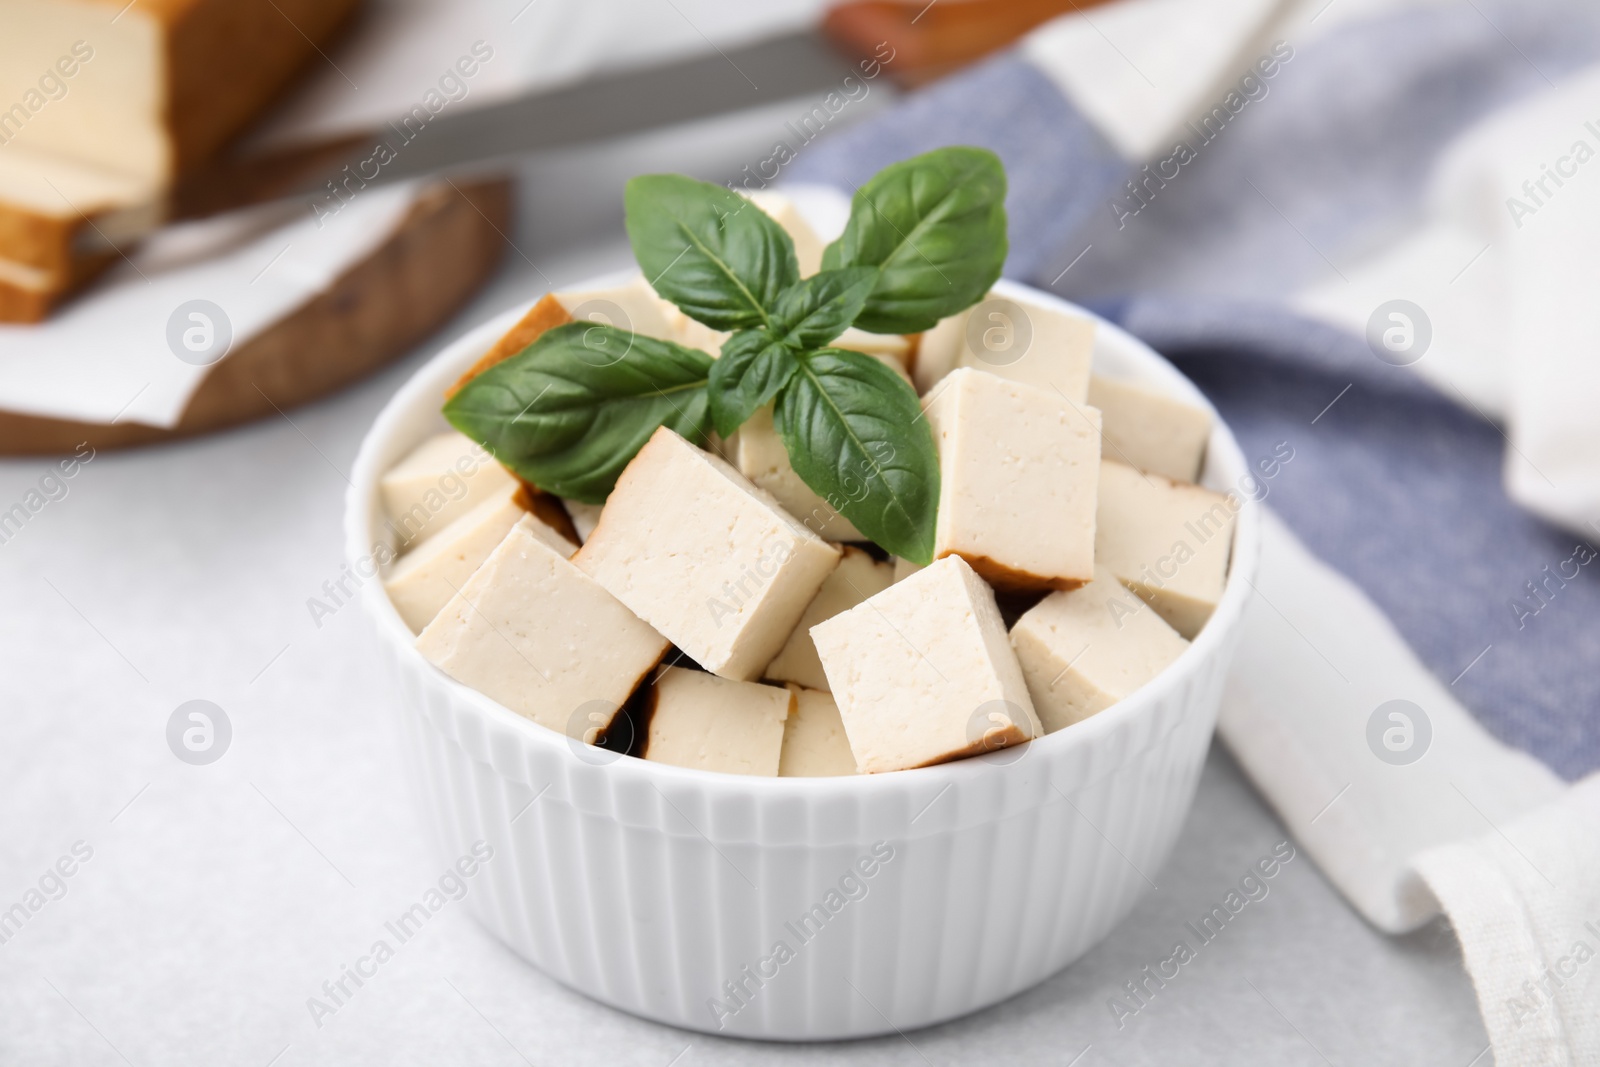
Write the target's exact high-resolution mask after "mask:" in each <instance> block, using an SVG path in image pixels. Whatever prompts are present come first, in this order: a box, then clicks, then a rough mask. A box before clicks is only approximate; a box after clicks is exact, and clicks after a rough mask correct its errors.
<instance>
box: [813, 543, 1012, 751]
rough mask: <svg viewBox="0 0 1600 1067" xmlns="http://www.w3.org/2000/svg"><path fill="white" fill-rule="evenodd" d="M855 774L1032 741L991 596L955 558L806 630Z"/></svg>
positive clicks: (1008, 645)
mask: <svg viewBox="0 0 1600 1067" xmlns="http://www.w3.org/2000/svg"><path fill="white" fill-rule="evenodd" d="M811 638H812V640H813V641H815V642H816V644H817V653H818V654H819V655H820V656H821V657H822V666H823V669H824V670H825V671H827V674H828V683H829V687H830V688H831V689H832V690H833V698H834V700H835V701H836V702H837V703H838V705H839V714H840V716H841V718H842V719H843V721H844V728H845V733H846V734H848V735H849V738H850V750H851V751H852V752H853V753H854V754H855V758H856V768H857V769H858V770H859V771H860V772H861V773H862V774H872V773H876V772H879V771H899V770H905V769H907V768H910V767H926V766H928V765H929V764H934V763H943V762H944V761H946V760H953V759H959V758H960V757H962V756H971V755H976V754H978V753H981V752H986V751H989V750H991V749H994V748H999V747H1001V746H1004V745H1010V744H1017V743H1020V742H1023V741H1029V740H1032V739H1033V738H1035V737H1038V736H1040V735H1041V734H1042V733H1043V732H1044V730H1043V727H1042V726H1040V724H1039V717H1038V715H1036V714H1035V713H1034V710H1033V701H1032V699H1031V698H1030V697H1029V696H1028V688H1027V685H1026V683H1025V682H1024V681H1023V677H1022V668H1021V667H1020V666H1018V664H1017V657H1016V654H1015V653H1014V652H1013V651H1012V649H1011V642H1010V640H1009V639H1008V638H1007V636H1006V627H1005V623H1004V621H1002V620H1001V618H1000V609H999V608H998V607H996V606H995V599H994V592H993V591H992V590H991V589H990V588H989V587H988V586H987V585H985V584H984V582H983V579H982V578H979V577H978V574H977V572H976V571H974V570H973V569H972V568H971V567H970V566H968V565H967V563H966V561H965V560H963V559H961V558H960V557H959V556H949V557H946V558H945V559H941V560H938V561H936V562H934V563H933V564H932V565H931V566H928V567H925V568H923V569H922V570H920V571H918V572H917V573H916V574H913V575H912V576H911V577H909V578H907V579H906V580H905V581H903V582H899V583H897V584H895V585H891V586H890V587H889V588H888V589H885V590H884V591H883V592H881V593H879V594H878V595H877V596H874V597H872V598H871V599H869V600H867V601H866V602H865V603H862V604H859V605H857V606H856V607H853V608H851V609H850V610H849V611H845V612H841V613H840V614H838V615H835V616H834V617H833V618H831V619H829V620H828V621H827V622H824V623H819V624H818V625H816V626H814V627H812V629H811Z"/></svg>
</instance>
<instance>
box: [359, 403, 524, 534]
mask: <svg viewBox="0 0 1600 1067" xmlns="http://www.w3.org/2000/svg"><path fill="white" fill-rule="evenodd" d="M517 484H518V483H517V480H516V478H514V477H512V475H511V472H509V471H507V470H506V469H505V468H504V467H502V466H500V464H499V463H498V462H497V461H496V460H495V458H494V457H493V456H491V455H489V453H488V452H486V451H484V449H483V447H482V446H481V445H479V444H478V443H477V442H476V441H474V440H472V439H471V438H469V437H468V436H467V435H466V434H461V433H455V432H453V431H452V432H451V433H442V434H439V435H438V436H436V437H430V438H428V439H427V440H426V441H424V442H422V444H420V445H418V446H417V447H416V448H415V449H414V450H412V452H411V453H410V454H409V455H408V456H406V458H405V459H402V460H401V461H400V462H399V463H397V464H395V465H394V466H393V467H392V468H390V469H389V472H388V473H387V474H385V475H384V476H383V477H382V478H381V479H379V481H378V492H379V494H380V495H381V497H382V499H383V508H384V511H385V512H386V513H387V514H388V518H389V527H390V529H392V530H393V531H394V534H395V543H396V545H397V546H399V548H400V550H401V551H405V550H406V549H408V548H411V547H414V546H415V545H417V544H419V543H421V542H422V541H423V540H424V539H426V538H427V537H428V536H430V535H431V534H433V533H435V532H437V531H439V530H442V529H444V528H445V527H446V526H448V525H450V523H452V522H454V521H455V520H456V519H458V518H460V517H461V516H462V515H465V514H466V513H467V512H469V511H471V510H472V509H473V508H475V507H477V506H478V505H479V504H481V503H483V502H484V501H485V500H487V499H489V498H490V497H491V496H497V495H498V494H500V493H502V492H508V491H510V490H511V489H514V488H516V486H517Z"/></svg>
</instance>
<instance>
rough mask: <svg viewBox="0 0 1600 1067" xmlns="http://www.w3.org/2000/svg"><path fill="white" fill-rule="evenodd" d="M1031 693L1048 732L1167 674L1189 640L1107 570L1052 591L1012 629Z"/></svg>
mask: <svg viewBox="0 0 1600 1067" xmlns="http://www.w3.org/2000/svg"><path fill="white" fill-rule="evenodd" d="M1011 646H1012V647H1013V648H1014V649H1016V651H1017V662H1018V663H1020V664H1021V665H1022V677H1023V678H1024V679H1025V680H1026V681H1027V683H1028V695H1029V696H1031V697H1032V698H1033V707H1034V710H1035V711H1037V712H1038V713H1039V721H1040V722H1041V723H1042V724H1044V729H1045V732H1046V733H1054V732H1055V731H1056V730H1060V729H1062V728H1063V727H1066V726H1071V725H1072V724H1073V723H1075V722H1082V721H1083V720H1084V719H1087V718H1088V717H1089V716H1091V715H1093V714H1095V713H1096V712H1099V711H1104V710H1105V709H1106V708H1109V707H1110V706H1111V705H1113V704H1115V703H1116V702H1117V701H1119V700H1121V699H1123V698H1124V697H1126V696H1128V694H1130V693H1132V692H1133V691H1134V690H1135V689H1138V688H1139V687H1140V686H1141V685H1144V684H1145V683H1146V682H1148V681H1150V680H1151V679H1152V678H1154V677H1155V676H1156V675H1157V674H1160V673H1161V671H1162V670H1163V669H1165V668H1166V666H1167V665H1168V664H1170V663H1171V662H1172V661H1173V660H1175V659H1177V658H1178V657H1179V656H1180V655H1182V654H1183V650H1184V649H1186V648H1188V647H1189V642H1187V641H1185V640H1184V639H1183V638H1181V637H1179V636H1178V632H1177V631H1176V630H1174V629H1173V628H1172V627H1170V626H1168V625H1167V624H1166V623H1165V622H1164V621H1162V619H1161V617H1160V616H1159V615H1157V614H1156V613H1155V610H1154V609H1153V608H1151V607H1150V605H1148V604H1146V603H1145V602H1144V601H1142V600H1140V599H1139V598H1138V597H1136V596H1134V595H1133V593H1131V592H1129V591H1128V590H1127V589H1126V588H1124V587H1123V585H1122V583H1121V582H1119V581H1117V577H1116V575H1114V574H1112V573H1111V572H1110V571H1109V570H1107V569H1106V568H1104V567H1096V568H1095V575H1094V581H1092V582H1090V583H1089V584H1088V585H1086V586H1083V587H1082V588H1080V589H1074V590H1072V591H1071V592H1066V593H1051V594H1050V595H1049V596H1047V597H1045V598H1044V599H1043V600H1041V601H1040V602H1039V603H1038V604H1036V605H1034V606H1033V607H1032V608H1030V609H1028V611H1027V612H1025V613H1024V614H1023V616H1022V618H1020V619H1018V620H1017V623H1016V625H1015V626H1013V627H1012V628H1011Z"/></svg>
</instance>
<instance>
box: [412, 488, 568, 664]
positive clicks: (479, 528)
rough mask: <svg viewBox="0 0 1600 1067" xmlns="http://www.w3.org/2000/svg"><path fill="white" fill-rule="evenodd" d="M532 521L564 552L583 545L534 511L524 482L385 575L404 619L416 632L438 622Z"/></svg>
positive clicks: (536, 530) (449, 528)
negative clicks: (510, 537) (517, 529)
mask: <svg viewBox="0 0 1600 1067" xmlns="http://www.w3.org/2000/svg"><path fill="white" fill-rule="evenodd" d="M522 520H526V521H527V523H528V528H529V530H530V531H531V532H532V533H533V535H534V536H535V537H537V538H538V539H539V540H541V541H543V542H544V543H545V544H547V545H549V546H550V547H551V548H553V549H555V550H556V551H557V552H559V553H561V555H562V556H563V557H566V556H570V555H572V554H573V553H574V552H576V551H578V546H577V545H575V544H573V543H572V542H571V541H569V540H567V539H566V538H565V537H563V536H562V535H561V534H560V533H558V532H557V531H556V530H554V529H553V528H551V527H550V526H548V525H546V524H545V523H543V522H541V521H540V520H539V519H538V518H537V517H536V516H534V515H532V514H530V513H529V510H528V494H527V493H526V491H524V490H523V488H522V487H521V486H512V487H509V488H506V489H503V490H501V491H500V492H498V493H496V494H495V495H494V496H492V497H490V498H489V499H488V500H485V501H483V502H482V503H481V504H479V505H478V506H477V507H475V508H473V509H472V510H471V511H469V512H467V513H466V514H465V515H463V516H461V517H460V518H459V519H456V520H455V521H454V522H452V523H451V524H450V525H448V526H446V527H445V528H444V529H442V530H440V531H439V532H438V533H436V534H434V535H433V536H432V537H429V538H428V539H427V540H426V541H424V542H423V543H422V544H420V545H418V546H417V547H416V550H415V551H412V552H407V553H406V554H405V555H404V556H402V557H401V558H400V561H399V562H398V563H396V564H395V565H394V567H393V569H391V570H390V571H389V574H388V576H387V577H386V578H384V580H383V587H384V588H385V589H386V590H388V592H389V600H390V601H391V602H393V604H394V607H395V610H396V611H398V612H399V613H400V618H401V619H403V620H405V624H406V625H407V626H409V627H411V632H412V633H420V632H421V631H422V628H423V627H425V626H427V625H428V623H430V622H432V621H433V617H434V616H435V615H437V614H439V612H440V611H441V610H442V609H443V608H444V606H445V605H446V604H447V603H449V602H450V598H451V597H453V596H455V595H456V593H458V592H459V591H460V590H461V589H462V588H463V587H464V586H465V585H466V584H467V579H468V578H471V577H472V572H473V571H475V570H477V569H478V567H479V566H481V565H482V563H483V561H484V560H486V559H488V558H489V554H490V553H491V552H493V551H494V550H495V549H496V548H497V547H499V545H500V542H501V541H504V540H505V537H506V534H508V533H510V532H511V527H513V526H515V525H516V524H517V523H518V522H519V521H522Z"/></svg>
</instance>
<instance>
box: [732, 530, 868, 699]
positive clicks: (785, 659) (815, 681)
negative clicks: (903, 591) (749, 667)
mask: <svg viewBox="0 0 1600 1067" xmlns="http://www.w3.org/2000/svg"><path fill="white" fill-rule="evenodd" d="M893 584H894V565H893V564H890V563H880V562H878V561H877V560H875V559H873V558H872V557H871V556H870V555H868V554H867V553H866V552H865V551H864V550H863V549H859V548H849V547H847V548H845V549H844V555H843V556H842V557H841V558H840V560H839V565H838V566H837V567H835V568H834V570H833V573H832V574H830V575H828V577H827V579H826V580H824V581H823V583H822V588H821V589H818V590H817V595H816V596H814V597H812V598H811V603H810V604H807V605H806V610H805V613H804V614H802V615H801V616H800V621H799V623H797V624H796V625H795V628H794V632H793V633H791V634H790V635H789V640H788V641H786V642H784V645H783V649H782V650H781V651H780V652H779V653H778V654H777V655H776V656H775V657H773V660H772V662H771V663H769V664H767V669H766V671H765V672H764V673H765V676H766V677H768V678H771V679H773V680H774V681H779V682H798V683H799V684H800V685H803V686H806V687H808V688H811V689H823V690H825V689H827V688H828V676H827V675H826V674H825V673H823V670H822V660H820V659H818V658H817V646H816V645H814V644H813V643H812V641H811V628H812V627H813V626H815V625H816V624H817V623H819V622H823V621H824V620H826V619H831V618H833V617H834V616H835V615H837V614H839V612H841V611H848V610H849V609H851V608H853V607H855V606H856V605H857V604H859V603H861V602H862V601H863V600H866V599H867V598H868V597H873V596H876V595H877V594H879V593H881V592H883V591H884V590H885V589H887V588H889V586H891V585H893Z"/></svg>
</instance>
